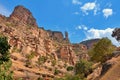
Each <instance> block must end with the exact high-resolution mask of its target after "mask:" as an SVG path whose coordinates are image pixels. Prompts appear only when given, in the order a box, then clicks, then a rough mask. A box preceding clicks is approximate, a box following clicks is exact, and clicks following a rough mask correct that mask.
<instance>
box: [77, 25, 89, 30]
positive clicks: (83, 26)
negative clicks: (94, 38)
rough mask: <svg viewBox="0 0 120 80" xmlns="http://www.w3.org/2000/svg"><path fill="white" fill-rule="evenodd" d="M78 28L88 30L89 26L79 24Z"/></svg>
mask: <svg viewBox="0 0 120 80" xmlns="http://www.w3.org/2000/svg"><path fill="white" fill-rule="evenodd" d="M75 29H76V30H81V29H82V30H88V28H87V26H85V25H79V26H77V27H76V28H75Z"/></svg>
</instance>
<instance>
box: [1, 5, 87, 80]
mask: <svg viewBox="0 0 120 80" xmlns="http://www.w3.org/2000/svg"><path fill="white" fill-rule="evenodd" d="M0 35H4V36H7V37H8V40H9V44H10V45H11V49H10V53H11V60H12V68H11V70H13V72H14V78H15V79H18V78H23V79H29V80H36V79H37V78H38V77H43V78H49V79H50V78H54V77H62V76H64V75H65V74H66V73H69V74H73V72H68V71H67V70H66V68H67V67H68V66H70V65H71V66H74V64H75V63H76V61H77V60H79V58H86V57H85V56H88V55H86V54H85V50H86V46H85V45H79V44H71V43H70V42H69V38H68V33H67V32H65V34H62V33H61V32H58V31H51V30H44V29H43V28H39V27H38V26H37V23H36V20H35V18H34V17H33V16H32V13H31V12H30V11H29V10H28V9H26V8H24V7H23V6H17V7H15V9H14V11H13V13H12V14H11V15H10V17H5V16H3V15H0ZM64 35H65V37H64ZM76 50H82V51H83V52H82V55H84V57H82V56H81V55H80V54H81V53H78V55H76V52H75V51H76ZM77 52H78V51H77ZM39 58H40V59H42V60H44V62H42V63H41V65H39V63H38V62H39ZM56 70H58V71H59V74H55V71H56Z"/></svg>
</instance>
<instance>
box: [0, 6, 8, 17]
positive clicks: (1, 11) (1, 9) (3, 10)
mask: <svg viewBox="0 0 120 80" xmlns="http://www.w3.org/2000/svg"><path fill="white" fill-rule="evenodd" d="M0 14H2V15H5V16H7V17H8V16H9V15H10V12H9V11H8V10H7V9H6V8H5V7H4V6H3V5H1V4H0Z"/></svg>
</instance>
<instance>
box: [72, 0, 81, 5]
mask: <svg viewBox="0 0 120 80" xmlns="http://www.w3.org/2000/svg"><path fill="white" fill-rule="evenodd" d="M72 3H73V4H77V5H81V4H82V3H81V2H80V1H79V0H72Z"/></svg>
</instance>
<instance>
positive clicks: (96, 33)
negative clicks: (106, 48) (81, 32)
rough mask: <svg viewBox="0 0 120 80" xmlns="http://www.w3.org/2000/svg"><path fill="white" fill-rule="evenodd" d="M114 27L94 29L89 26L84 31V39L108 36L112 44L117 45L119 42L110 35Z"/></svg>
mask: <svg viewBox="0 0 120 80" xmlns="http://www.w3.org/2000/svg"><path fill="white" fill-rule="evenodd" d="M113 30H114V28H107V29H103V30H99V29H94V28H91V29H89V30H87V31H86V32H85V34H86V39H95V38H102V37H108V38H109V39H110V40H111V41H112V43H113V44H114V45H117V46H118V45H119V43H118V42H117V41H116V40H115V38H113V37H112V36H111V34H112V31H113Z"/></svg>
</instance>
